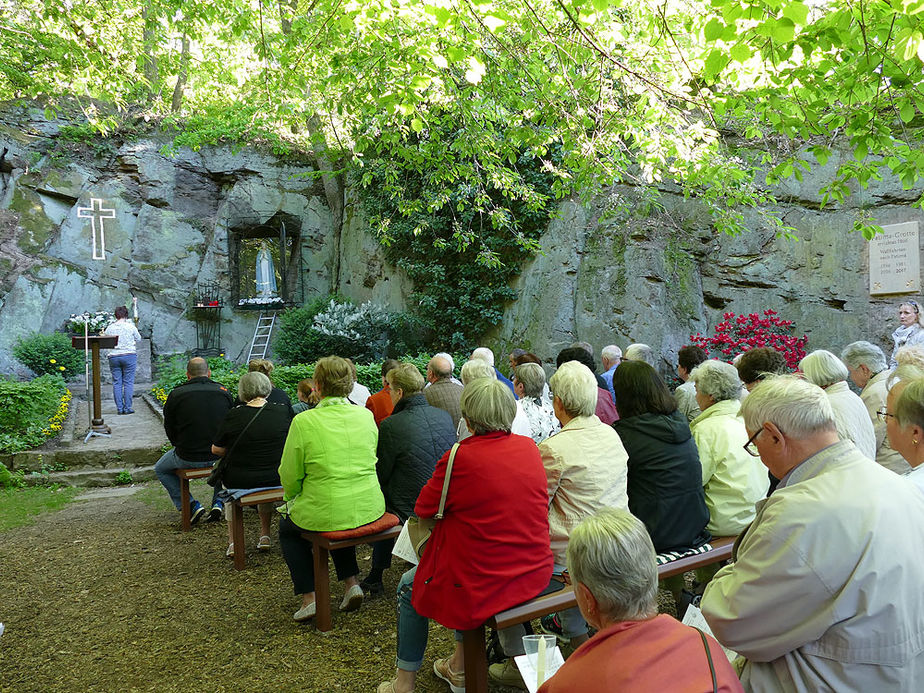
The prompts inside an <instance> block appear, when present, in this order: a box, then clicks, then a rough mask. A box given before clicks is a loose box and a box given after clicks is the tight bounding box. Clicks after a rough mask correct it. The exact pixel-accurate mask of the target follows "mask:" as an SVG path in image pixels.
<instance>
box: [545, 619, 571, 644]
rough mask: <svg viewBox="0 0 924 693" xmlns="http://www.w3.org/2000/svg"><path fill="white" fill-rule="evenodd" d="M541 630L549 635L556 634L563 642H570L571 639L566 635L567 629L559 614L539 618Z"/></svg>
mask: <svg viewBox="0 0 924 693" xmlns="http://www.w3.org/2000/svg"><path fill="white" fill-rule="evenodd" d="M539 630H540V631H542V632H543V633H546V634H548V635H554V636H555V637H556V638H558V640H559V641H560V642H562V643H568V642H570V640H569V639H568V638H566V637H565V629H564V628H563V627H562V625H561V619H559V618H558V614H549V615H548V616H543V617H542V618H540V619H539Z"/></svg>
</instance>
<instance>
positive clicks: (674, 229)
mask: <svg viewBox="0 0 924 693" xmlns="http://www.w3.org/2000/svg"><path fill="white" fill-rule="evenodd" d="M64 125H66V123H65V122H63V121H47V120H45V117H44V115H43V113H42V111H41V110H40V109H37V108H33V109H28V108H21V107H20V108H8V109H6V110H5V111H2V112H0V152H2V151H3V149H7V153H6V155H5V157H4V158H3V159H2V160H0V326H2V329H0V373H18V374H23V372H22V367H21V366H19V365H18V364H17V363H16V362H15V360H14V359H12V357H11V354H10V349H11V346H12V344H13V343H14V342H15V340H16V339H17V338H18V337H19V336H20V335H23V334H26V333H28V332H31V331H34V330H41V331H52V330H55V329H59V328H60V327H61V326H62V325H63V323H64V321H65V320H66V318H67V317H68V316H69V315H70V314H71V313H79V312H82V311H84V310H97V309H101V308H107V309H110V310H111V309H112V308H113V307H114V306H116V305H119V304H125V303H127V302H129V301H130V296H131V295H132V294H134V295H135V296H137V297H138V299H139V312H140V314H141V320H140V325H139V326H140V329H141V331H142V333H143V334H144V335H145V336H146V337H149V338H150V339H151V344H152V350H153V352H154V354H155V355H156V354H165V353H172V352H181V351H186V350H188V349H191V348H193V347H194V346H195V344H196V331H195V324H194V322H193V321H192V320H191V319H190V314H189V312H188V308H189V306H190V303H191V302H190V296H191V295H192V293H193V291H194V289H195V286H196V285H197V284H198V283H200V282H205V281H216V282H218V284H219V285H220V286H222V287H224V288H226V289H229V288H230V284H231V265H232V263H231V259H230V258H229V232H230V230H231V229H234V228H235V227H237V226H240V225H241V224H242V223H243V222H244V221H246V220H250V222H248V223H252V222H256V223H265V222H266V221H268V220H270V219H272V218H273V217H274V216H275V215H278V214H283V215H286V218H289V219H297V220H298V221H299V223H300V225H301V228H300V233H301V248H300V253H301V269H302V271H301V277H300V281H299V286H298V288H297V290H296V292H295V298H296V299H300V298H304V299H305V300H310V299H311V298H314V297H315V296H319V295H325V294H327V293H329V292H330V291H331V290H332V289H336V290H338V291H340V292H341V293H343V294H345V295H347V296H349V297H351V298H353V299H354V300H357V301H362V300H370V299H371V300H375V301H377V302H380V303H383V304H385V305H387V306H388V307H389V308H390V309H392V310H403V309H405V307H406V306H405V300H406V297H407V296H408V295H409V293H410V288H411V287H410V285H409V283H408V281H407V279H406V277H404V276H403V275H401V274H400V273H398V272H396V271H395V269H394V268H392V267H390V266H389V265H388V264H387V263H386V262H385V261H384V260H383V257H382V254H381V252H380V251H379V248H378V247H377V244H376V242H375V240H374V239H373V238H372V237H371V236H370V235H369V234H368V233H366V224H365V220H364V218H363V214H362V210H361V208H360V207H359V206H358V205H357V203H356V200H355V197H354V195H353V194H352V193H351V191H350V190H347V191H346V195H345V197H346V206H345V209H346V212H345V218H344V224H343V227H342V229H340V230H339V233H337V230H336V229H334V228H332V215H331V213H330V209H329V207H328V203H327V199H326V197H325V194H324V190H323V187H322V186H321V185H320V183H319V182H318V181H317V180H316V179H314V178H312V177H311V176H310V175H306V174H310V173H312V172H313V171H314V168H313V167H312V162H311V161H291V160H287V161H284V160H280V159H278V158H276V157H273V156H271V155H269V154H266V153H261V152H259V151H256V150H254V149H245V150H242V151H232V150H231V149H230V148H228V147H204V148H203V149H202V150H201V151H199V152H193V151H190V150H180V151H178V152H176V153H175V154H173V155H171V156H168V155H166V154H164V153H163V149H164V145H165V143H166V140H165V139H163V138H159V137H157V136H151V135H148V136H139V137H137V138H136V139H133V140H126V141H123V142H120V143H116V144H112V143H111V142H110V141H106V143H105V146H102V145H99V144H98V143H92V142H90V143H82V144H79V145H76V144H67V145H66V146H62V137H61V132H62V131H61V128H62V126H64ZM837 165H838V161H837V159H836V157H832V160H831V161H829V163H828V164H827V166H825V167H823V168H821V169H818V170H816V171H814V172H813V173H812V175H811V176H810V177H808V178H806V180H805V181H804V182H803V183H801V184H796V183H794V182H790V183H787V184H786V185H785V186H779V187H778V188H776V189H775V190H773V192H774V193H775V194H776V195H777V198H778V199H779V200H781V201H782V202H781V205H780V208H779V211H780V213H781V214H782V215H783V218H784V219H785V221H786V223H787V224H790V225H791V226H793V227H795V228H796V229H797V230H798V235H799V240H795V241H794V240H789V239H785V238H778V237H776V235H775V233H774V231H773V230H772V229H769V228H766V226H764V225H762V221H761V219H760V218H759V217H758V216H757V215H753V214H752V215H750V216H748V217H747V218H746V224H747V226H748V227H749V228H750V229H751V231H750V232H748V233H745V234H742V235H741V236H738V237H735V238H732V237H728V236H724V235H721V234H717V233H716V232H715V231H714V229H713V228H712V226H711V224H710V220H709V217H708V215H707V214H706V213H705V211H704V210H703V209H702V208H701V207H700V205H699V204H698V203H697V202H695V201H693V200H688V199H684V198H683V197H681V196H679V195H678V194H677V193H676V191H672V190H669V189H665V190H663V191H662V196H661V199H660V200H659V205H658V206H657V207H656V208H652V207H650V206H649V205H648V204H646V203H642V202H641V201H639V200H638V199H637V194H636V191H635V190H633V189H631V188H626V187H615V188H613V189H612V190H610V191H608V194H607V195H603V196H601V197H600V198H599V199H598V200H596V201H595V202H594V203H593V204H590V205H581V204H578V203H577V202H574V201H569V202H566V203H564V204H563V205H562V206H561V210H560V215H559V216H558V218H557V219H555V220H553V221H552V223H550V225H549V228H548V230H547V232H546V233H545V235H544V237H543V239H542V245H543V248H545V251H544V253H543V254H542V255H540V256H538V257H536V258H535V259H534V260H532V261H531V262H530V263H528V264H527V265H526V266H525V267H524V271H523V272H522V274H521V275H520V277H519V278H518V279H517V280H516V285H517V287H518V288H519V289H520V291H521V298H520V300H519V301H517V302H515V303H513V304H511V305H509V306H508V307H507V309H506V319H505V321H504V324H503V325H502V326H501V327H500V328H499V329H498V330H497V331H496V333H495V334H494V335H490V336H488V337H487V338H486V341H487V342H488V343H489V344H492V345H493V346H495V347H497V349H498V350H503V349H507V348H510V347H513V346H524V347H527V348H530V349H532V350H534V351H535V352H536V353H538V354H539V355H540V356H543V357H544V358H547V359H551V360H554V356H555V354H556V353H557V351H558V350H559V349H560V348H561V347H562V346H564V345H567V344H569V343H571V342H572V341H576V340H583V341H588V342H590V343H591V344H594V345H595V346H596V347H597V348H598V349H599V348H600V347H602V346H603V345H605V344H609V343H616V344H618V345H620V346H622V347H625V346H626V345H627V344H628V343H630V342H633V341H642V342H646V343H648V344H650V345H651V346H652V347H653V348H655V350H656V351H658V352H659V353H660V355H661V358H662V366H663V368H664V369H665V370H669V369H672V368H673V365H674V359H675V355H676V351H677V349H678V348H679V347H680V346H682V345H683V344H685V343H686V342H687V338H688V336H689V335H690V334H691V333H694V332H698V331H703V332H705V331H707V330H709V329H710V328H711V327H712V326H713V325H715V324H716V323H717V322H719V321H720V320H721V319H722V313H723V312H725V311H735V312H739V313H747V312H755V311H762V310H764V309H766V308H772V309H774V310H776V311H778V312H779V313H780V314H781V315H782V316H783V317H785V318H788V319H792V320H794V321H795V322H796V327H797V330H798V331H799V332H800V333H801V332H805V333H807V334H808V335H809V337H810V342H809V347H810V348H823V347H827V348H832V349H834V350H839V349H840V348H841V347H842V346H843V345H844V344H846V343H848V342H850V341H853V340H855V339H861V338H865V339H870V340H871V341H874V342H877V343H879V344H881V345H882V346H883V348H884V349H886V350H887V351H888V350H890V349H891V340H890V338H889V334H890V333H891V331H892V330H893V329H894V327H895V325H896V323H897V320H896V317H895V307H896V304H897V302H898V297H886V298H875V299H872V298H871V297H870V296H869V294H868V291H867V283H868V266H867V265H868V251H867V247H866V242H865V241H864V240H863V238H862V237H860V236H859V235H858V234H852V233H849V230H850V229H851V228H852V225H853V222H854V220H855V219H856V217H857V215H858V214H860V213H861V212H860V210H863V211H862V213H863V214H866V215H871V216H872V217H873V218H875V219H876V221H877V223H881V224H888V223H897V222H902V221H913V220H918V221H922V222H924V214H922V212H921V211H920V210H919V209H915V208H912V207H911V206H910V205H911V202H913V201H915V200H916V199H917V198H918V197H920V195H921V192H922V191H921V189H915V190H908V191H906V190H903V189H902V186H901V184H900V182H898V181H895V180H883V181H881V182H873V184H872V185H871V186H870V188H869V189H868V190H861V191H858V192H857V194H856V195H855V196H854V197H853V198H851V200H850V204H849V205H847V206H844V207H831V208H825V209H823V210H822V209H820V199H819V198H818V195H817V190H818V189H819V188H820V187H821V186H822V185H823V184H824V183H825V182H826V181H827V180H830V179H831V178H832V177H833V175H834V170H835V168H836V166H837ZM91 198H100V199H104V200H105V201H106V203H107V205H108V206H109V207H112V208H114V209H115V215H116V216H115V218H114V219H111V220H107V221H106V227H105V229H106V238H105V242H106V251H107V252H106V259H105V260H103V261H94V260H92V259H90V238H89V224H88V221H89V220H88V219H85V218H80V217H79V216H78V213H77V208H78V207H85V206H89V204H90V200H91ZM613 209H618V210H621V211H619V212H618V213H612V212H611V211H610V210H613ZM922 228H924V224H922ZM337 257H339V263H338V264H339V267H340V272H339V276H338V277H334V276H333V273H334V269H333V267H334V265H335V263H334V260H335V258H337ZM256 316H257V314H256V313H255V312H253V311H244V310H238V309H237V308H236V307H231V306H226V307H225V308H224V309H223V310H222V321H223V322H222V339H221V345H222V347H223V348H224V350H225V352H226V355H227V356H228V357H229V358H232V359H242V358H244V357H245V356H246V350H247V348H248V346H249V344H250V339H251V336H252V333H253V329H254V325H255V322H256ZM447 319H448V320H451V319H452V316H447Z"/></svg>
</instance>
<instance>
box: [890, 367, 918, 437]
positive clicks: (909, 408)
mask: <svg viewBox="0 0 924 693" xmlns="http://www.w3.org/2000/svg"><path fill="white" fill-rule="evenodd" d="M906 382H907V384H906V385H905V387H904V388H903V389H902V391H901V393H899V395H898V401H897V402H896V403H895V411H894V412H893V413H894V414H895V421H896V423H898V425H899V426H901V427H902V428H906V427H908V426H917V427H919V428H922V429H924V378H915V379H914V380H910V381H906Z"/></svg>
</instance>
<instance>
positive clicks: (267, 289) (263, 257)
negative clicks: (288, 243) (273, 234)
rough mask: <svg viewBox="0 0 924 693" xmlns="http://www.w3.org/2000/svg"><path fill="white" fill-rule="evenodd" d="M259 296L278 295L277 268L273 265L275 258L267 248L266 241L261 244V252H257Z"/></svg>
mask: <svg viewBox="0 0 924 693" xmlns="http://www.w3.org/2000/svg"><path fill="white" fill-rule="evenodd" d="M257 296H259V297H260V298H272V297H274V296H276V270H275V268H274V267H273V258H272V256H271V255H270V253H269V250H267V249H266V243H261V244H260V252H259V253H257Z"/></svg>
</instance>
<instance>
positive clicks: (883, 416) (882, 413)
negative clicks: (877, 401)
mask: <svg viewBox="0 0 924 693" xmlns="http://www.w3.org/2000/svg"><path fill="white" fill-rule="evenodd" d="M876 416H878V417H879V420H880V421H882V422H884V423H888V422H889V417H890V416H891V417H893V418H894V417H895V414H890V413H889V412H888V411H886V408H885V407H883V408H882V409H880V410H879V411H877V412H876Z"/></svg>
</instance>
